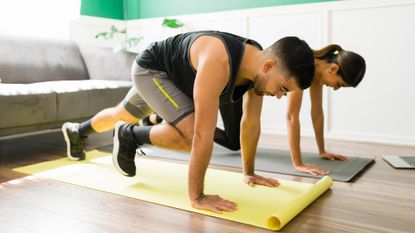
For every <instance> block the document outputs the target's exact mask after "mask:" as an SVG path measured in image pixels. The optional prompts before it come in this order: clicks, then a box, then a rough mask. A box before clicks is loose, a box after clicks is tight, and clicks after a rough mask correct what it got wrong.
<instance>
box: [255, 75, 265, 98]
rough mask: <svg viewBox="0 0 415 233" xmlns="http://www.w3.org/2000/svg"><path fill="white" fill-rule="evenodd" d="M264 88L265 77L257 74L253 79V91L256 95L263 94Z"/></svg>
mask: <svg viewBox="0 0 415 233" xmlns="http://www.w3.org/2000/svg"><path fill="white" fill-rule="evenodd" d="M264 90H265V78H264V77H262V76H258V75H257V76H256V77H255V79H254V92H255V94H256V95H258V96H263V95H264V94H265V93H266V92H265V91H264Z"/></svg>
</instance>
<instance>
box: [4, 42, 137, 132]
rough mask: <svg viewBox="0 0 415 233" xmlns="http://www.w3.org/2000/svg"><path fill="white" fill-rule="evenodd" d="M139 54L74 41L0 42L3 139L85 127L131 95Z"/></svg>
mask: <svg viewBox="0 0 415 233" xmlns="http://www.w3.org/2000/svg"><path fill="white" fill-rule="evenodd" d="M135 56H136V54H133V53H126V52H119V53H114V52H112V50H111V49H108V48H101V47H87V46H85V47H82V46H78V45H77V44H75V43H74V42H71V41H57V40H47V39H29V38H20V37H4V36H2V37H0V79H1V83H0V137H4V136H10V135H16V134H22V133H29V132H35V131H40V130H46V129H54V128H59V127H61V125H62V123H64V122H66V121H82V120H84V119H87V118H89V117H91V116H93V115H94V114H95V113H97V112H98V111H100V110H102V109H104V108H107V107H110V106H114V105H116V104H117V103H119V102H120V101H121V100H122V99H123V97H124V96H125V94H126V93H127V92H128V90H129V89H130V87H131V86H132V83H131V81H130V71H131V65H132V64H133V61H134V58H135Z"/></svg>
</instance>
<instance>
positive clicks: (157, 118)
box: [156, 115, 163, 124]
mask: <svg viewBox="0 0 415 233" xmlns="http://www.w3.org/2000/svg"><path fill="white" fill-rule="evenodd" d="M156 121H157V124H158V123H161V122H162V121H163V118H161V117H160V116H159V115H156Z"/></svg>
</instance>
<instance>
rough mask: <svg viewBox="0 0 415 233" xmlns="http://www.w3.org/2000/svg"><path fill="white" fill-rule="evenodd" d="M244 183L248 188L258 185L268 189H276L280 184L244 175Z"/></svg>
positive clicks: (272, 180)
mask: <svg viewBox="0 0 415 233" xmlns="http://www.w3.org/2000/svg"><path fill="white" fill-rule="evenodd" d="M244 181H245V183H247V184H248V185H249V186H254V184H260V185H264V186H268V187H277V186H278V185H280V182H279V181H278V180H276V179H273V178H266V177H263V176H259V175H255V174H254V175H245V177H244Z"/></svg>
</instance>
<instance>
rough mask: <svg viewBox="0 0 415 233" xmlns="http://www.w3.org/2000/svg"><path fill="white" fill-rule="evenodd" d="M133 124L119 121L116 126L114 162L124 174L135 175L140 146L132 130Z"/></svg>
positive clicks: (113, 151)
mask: <svg viewBox="0 0 415 233" xmlns="http://www.w3.org/2000/svg"><path fill="white" fill-rule="evenodd" d="M132 127H133V125H131V124H127V123H125V122H123V121H118V122H117V123H116V124H115V127H114V148H113V150H112V162H113V164H114V166H115V168H116V169H117V170H118V172H120V173H121V174H123V175H124V176H135V173H136V167H135V163H134V158H135V154H136V149H137V147H138V146H141V145H138V144H137V142H136V141H135V139H134V135H133V132H132Z"/></svg>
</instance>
